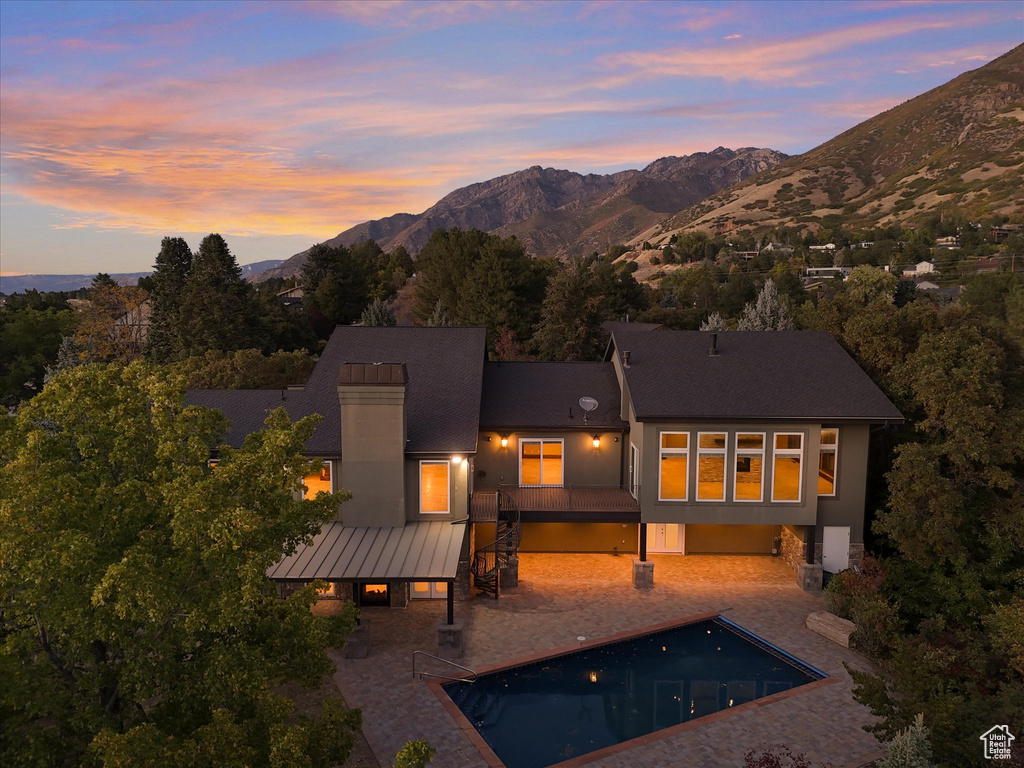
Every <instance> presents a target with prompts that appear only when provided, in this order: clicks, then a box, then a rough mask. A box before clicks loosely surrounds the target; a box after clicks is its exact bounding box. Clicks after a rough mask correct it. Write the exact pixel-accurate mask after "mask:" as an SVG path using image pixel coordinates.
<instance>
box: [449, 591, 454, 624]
mask: <svg viewBox="0 0 1024 768" xmlns="http://www.w3.org/2000/svg"><path fill="white" fill-rule="evenodd" d="M454 623H455V582H454V581H449V582H448V626H449V627H450V626H451V625H452V624H454Z"/></svg>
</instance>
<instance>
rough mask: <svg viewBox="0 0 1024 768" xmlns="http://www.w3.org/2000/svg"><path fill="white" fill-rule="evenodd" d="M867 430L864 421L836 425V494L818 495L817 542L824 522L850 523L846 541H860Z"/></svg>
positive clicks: (866, 463) (861, 535) (862, 528)
mask: <svg viewBox="0 0 1024 768" xmlns="http://www.w3.org/2000/svg"><path fill="white" fill-rule="evenodd" d="M825 426H826V427H828V426H830V425H827V424H826V425H825ZM870 434H871V427H870V426H869V425H868V424H849V425H840V426H839V456H838V461H837V463H836V466H837V467H838V477H837V479H836V495H835V497H831V496H819V497H818V531H817V536H816V537H815V539H816V541H818V542H820V541H821V540H822V531H821V529H822V527H823V526H826V525H847V526H849V527H850V543H851V544H855V543H856V544H862V543H863V542H864V517H865V509H864V499H865V494H866V492H867V479H868V440H869V438H870Z"/></svg>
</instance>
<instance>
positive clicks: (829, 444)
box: [818, 427, 839, 496]
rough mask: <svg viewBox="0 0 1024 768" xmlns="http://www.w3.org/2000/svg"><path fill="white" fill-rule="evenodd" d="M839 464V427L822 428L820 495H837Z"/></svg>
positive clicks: (819, 475)
mask: <svg viewBox="0 0 1024 768" xmlns="http://www.w3.org/2000/svg"><path fill="white" fill-rule="evenodd" d="M838 466H839V429H838V428H837V427H827V428H825V429H822V430H821V442H820V443H819V445H818V495H819V496H835V495H836V472H837V467H838Z"/></svg>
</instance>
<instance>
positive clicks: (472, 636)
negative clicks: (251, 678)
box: [332, 554, 881, 768]
mask: <svg viewBox="0 0 1024 768" xmlns="http://www.w3.org/2000/svg"><path fill="white" fill-rule="evenodd" d="M650 559H652V560H653V561H654V562H655V587H654V589H653V590H650V591H647V592H641V591H637V590H635V589H633V587H632V582H631V570H632V560H631V558H630V557H628V556H623V557H613V556H611V555H562V554H550V555H548V554H521V555H520V564H519V579H520V581H519V586H518V587H517V588H515V589H511V590H508V591H505V592H503V593H502V596H501V599H500V600H494V599H492V598H487V597H474V598H471V599H469V600H467V601H465V602H462V603H457V604H456V606H455V614H456V618H461V619H463V620H464V622H465V625H466V645H467V649H466V656H465V658H464V659H461V660H460V663H462V664H464V665H466V666H468V667H470V668H483V667H487V666H491V665H495V664H501V663H502V662H504V661H506V660H512V659H516V658H521V657H524V656H528V655H531V654H538V653H543V652H545V651H553V650H556V649H559V648H564V647H566V646H569V645H572V644H574V643H575V642H576V638H577V637H578V636H580V635H582V636H585V637H586V638H588V639H593V638H598V637H604V636H608V635H613V634H616V633H620V632H624V631H628V630H631V631H640V630H643V629H644V628H646V627H648V626H651V625H654V624H659V623H662V622H666V621H670V620H673V619H679V618H684V617H687V616H691V615H695V614H700V613H706V612H709V611H716V612H719V613H721V614H722V615H724V616H726V617H727V618H729V619H731V620H733V621H735V622H736V623H738V624H740V625H741V626H743V627H745V628H746V629H749V630H750V631H752V632H754V633H756V634H758V635H760V636H761V637H763V638H764V639H766V640H768V641H769V642H772V643H774V644H776V645H778V646H779V647H781V648H782V649H784V650H786V651H788V652H790V653H792V654H793V655H795V656H797V657H798V658H800V659H802V660H804V661H806V662H807V663H809V664H812V665H814V666H815V667H817V668H818V669H821V670H822V671H824V672H826V673H827V674H829V675H833V676H835V677H836V678H838V682H837V683H836V684H833V685H824V686H820V687H815V688H813V689H810V690H807V691H802V692H800V693H796V694H795V695H792V696H789V697H787V698H784V699H782V700H779V701H773V702H771V703H769V704H766V705H764V706H760V707H752V708H750V709H747V710H744V711H737V712H735V713H731V714H730V715H729V716H728V717H722V718H717V719H713V720H711V721H709V722H707V723H706V724H703V725H700V726H698V727H695V728H693V729H691V730H687V731H685V732H682V733H677V734H674V735H672V736H668V737H666V738H664V739H660V740H654V741H651V742H649V743H647V744H644V745H641V746H638V747H636V748H634V749H631V750H629V751H626V752H621V753H619V754H615V755H610V756H607V757H604V758H602V759H600V760H597V761H595V762H593V763H591V765H593V766H595V768H597V767H600V768H612V766H615V767H616V768H646V767H649V768H654V767H655V766H676V765H679V766H692V767H693V768H719V767H721V768H726V767H728V768H735V767H736V766H742V764H743V755H744V754H745V753H746V752H747V751H748V750H751V749H759V748H763V747H767V746H772V745H785V746H788V747H789V748H790V749H792V750H793V752H795V753H799V752H803V753H805V754H806V756H807V757H808V758H809V759H810V760H811V761H812V764H818V763H824V762H830V763H831V764H832V765H833V766H834V768H855V767H856V766H861V765H863V764H865V763H867V762H869V761H871V760H872V759H875V758H877V757H879V756H880V755H881V750H880V749H879V745H878V742H877V741H876V740H875V738H874V737H873V736H871V735H870V734H868V733H866V732H864V731H863V730H862V729H861V726H862V725H866V724H868V723H870V722H871V720H872V718H871V715H870V713H869V712H868V711H867V710H866V709H865V708H864V707H862V706H860V705H859V704H857V703H856V702H855V701H854V700H853V697H852V695H851V692H850V689H851V681H850V678H849V675H847V673H846V671H845V669H844V668H843V662H848V663H849V664H851V665H852V666H854V667H859V668H865V667H867V666H868V662H867V661H866V660H865V659H864V657H862V656H861V655H859V654H858V653H856V652H855V651H850V650H848V649H845V648H842V647H840V646H838V645H835V644H833V643H831V642H829V641H828V640H826V639H824V638H823V637H821V636H819V635H816V634H815V633H813V632H811V631H809V630H808V629H807V628H806V627H805V625H804V621H805V619H806V618H807V614H809V613H811V612H812V611H816V610H824V605H823V601H822V598H821V597H820V596H815V595H810V594H807V593H805V592H802V591H801V590H800V589H799V588H798V587H797V585H796V580H795V576H794V575H793V572H792V571H791V570H790V569H789V568H788V567H787V566H786V565H785V563H783V562H782V561H781V560H779V559H776V558H770V557H721V556H717V557H716V556H699V555H688V556H685V557H680V556H671V555H652V556H651V558H650ZM444 612H445V607H444V602H443V601H417V602H413V603H412V604H410V606H409V607H408V608H406V609H403V610H397V609H388V608H368V609H364V610H363V616H364V617H365V618H368V619H370V621H371V622H372V624H371V626H372V645H373V647H372V651H371V653H370V656H369V658H366V659H344V658H342V657H341V654H340V652H332V657H333V658H334V661H335V663H336V664H337V666H338V671H337V673H336V674H335V680H336V682H337V684H338V687H339V688H340V690H341V692H342V694H343V695H344V697H345V699H346V701H347V702H348V703H349V704H350V705H351V706H356V707H360V708H361V709H362V710H363V724H364V725H363V729H364V733H365V735H366V738H367V740H368V741H369V743H370V746H371V747H372V748H373V751H374V753H375V754H376V756H377V758H378V760H380V762H381V765H391V762H392V760H393V758H394V755H395V753H396V752H397V751H398V750H399V749H400V748H401V746H402V745H403V744H404V743H405V742H407V741H409V740H410V739H417V738H422V739H426V740H427V741H429V742H430V744H431V745H432V746H434V748H435V749H437V752H438V754H437V756H436V757H435V758H434V761H433V762H432V763H431V765H432V766H438V767H444V768H449V767H450V768H454V767H455V766H460V767H461V766H474V767H475V766H480V767H481V768H485V766H486V762H485V761H484V759H483V758H482V757H481V755H480V753H479V752H478V751H477V750H476V748H475V747H474V746H473V744H472V743H471V742H470V741H469V739H468V738H467V737H466V736H465V735H464V734H463V733H462V732H461V731H460V729H459V727H458V726H457V725H456V723H455V721H454V720H453V719H452V718H451V716H450V715H449V714H448V713H447V712H446V711H445V709H444V708H443V707H442V705H441V703H440V702H439V701H438V700H437V698H436V697H435V696H434V694H433V693H432V692H431V691H430V689H429V688H428V686H427V684H426V683H425V682H422V681H416V680H413V679H412V675H411V669H412V654H413V651H415V650H423V651H427V652H428V653H436V651H437V624H438V622H439V621H441V620H443V618H444ZM442 670H443V667H440V666H439V667H437V671H439V672H441V671H442ZM524 737H528V734H524Z"/></svg>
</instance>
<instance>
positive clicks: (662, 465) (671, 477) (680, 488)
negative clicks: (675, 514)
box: [658, 432, 690, 501]
mask: <svg viewBox="0 0 1024 768" xmlns="http://www.w3.org/2000/svg"><path fill="white" fill-rule="evenodd" d="M689 458H690V434H689V432H662V433H661V460H660V461H659V462H658V465H659V467H658V499H659V500H660V501H686V472H687V466H688V465H689Z"/></svg>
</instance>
